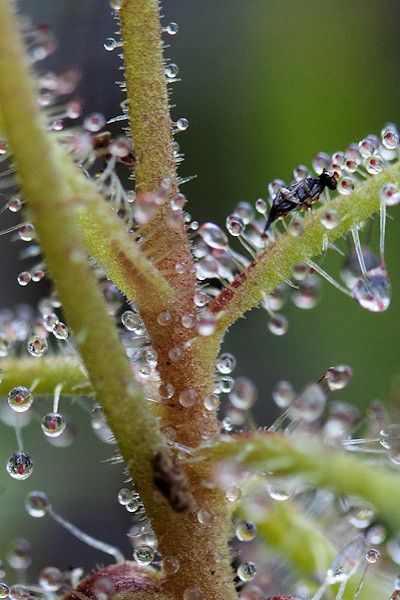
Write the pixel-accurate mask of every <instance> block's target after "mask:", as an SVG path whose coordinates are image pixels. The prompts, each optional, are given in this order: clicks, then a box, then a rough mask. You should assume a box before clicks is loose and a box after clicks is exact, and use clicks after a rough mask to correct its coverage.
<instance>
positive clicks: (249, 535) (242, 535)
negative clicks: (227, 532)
mask: <svg viewBox="0 0 400 600" xmlns="http://www.w3.org/2000/svg"><path fill="white" fill-rule="evenodd" d="M235 535H236V537H237V539H238V540H239V542H251V540H254V538H255V537H256V535H257V526H256V525H255V524H254V523H253V521H239V523H238V524H237V525H236V529H235Z"/></svg>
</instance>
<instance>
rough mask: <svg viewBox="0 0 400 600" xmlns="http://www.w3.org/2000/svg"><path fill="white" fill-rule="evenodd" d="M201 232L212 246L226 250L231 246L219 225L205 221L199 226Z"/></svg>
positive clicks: (206, 241) (208, 244)
mask: <svg viewBox="0 0 400 600" xmlns="http://www.w3.org/2000/svg"><path fill="white" fill-rule="evenodd" d="M198 232H199V234H200V235H201V237H202V238H203V240H204V241H205V243H206V244H207V246H210V248H217V249H220V250H226V249H227V248H228V246H229V242H228V238H227V236H226V235H225V233H224V232H223V231H222V229H221V228H220V227H218V225H215V224H214V223H204V224H203V225H201V227H199V230H198Z"/></svg>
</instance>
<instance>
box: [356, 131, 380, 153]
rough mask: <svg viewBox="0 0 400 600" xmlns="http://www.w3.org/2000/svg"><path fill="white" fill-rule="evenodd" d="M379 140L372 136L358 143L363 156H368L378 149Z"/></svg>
mask: <svg viewBox="0 0 400 600" xmlns="http://www.w3.org/2000/svg"><path fill="white" fill-rule="evenodd" d="M377 147H378V142H377V141H375V140H374V139H373V138H372V137H371V136H368V137H366V138H365V139H363V140H361V142H359V144H358V151H359V153H360V154H361V156H362V157H363V158H368V157H369V156H371V154H372V153H373V152H374V151H375V150H376V149H377Z"/></svg>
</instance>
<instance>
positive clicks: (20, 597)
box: [9, 567, 32, 600]
mask: <svg viewBox="0 0 400 600" xmlns="http://www.w3.org/2000/svg"><path fill="white" fill-rule="evenodd" d="M16 568H18V567H16ZM9 597H10V599H11V600H30V598H32V596H31V594H30V592H29V589H28V588H26V587H25V586H23V585H21V584H16V585H13V586H12V587H10V592H9Z"/></svg>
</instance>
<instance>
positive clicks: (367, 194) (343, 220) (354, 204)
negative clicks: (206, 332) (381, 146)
mask: <svg viewBox="0 0 400 600" xmlns="http://www.w3.org/2000/svg"><path fill="white" fill-rule="evenodd" d="M392 181H393V182H395V183H397V184H400V162H399V161H398V162H396V163H395V164H393V165H391V166H389V167H386V168H385V169H384V170H383V171H382V172H381V173H379V174H378V175H374V176H371V177H369V178H368V179H367V180H366V181H364V182H363V183H359V184H357V185H356V187H355V189H354V191H353V192H352V193H351V194H350V195H348V196H337V197H336V198H335V199H333V200H331V201H330V202H328V203H326V204H324V206H322V207H321V208H319V209H318V210H313V211H312V213H311V214H308V215H306V217H305V219H304V232H303V233H302V234H301V236H300V237H293V236H291V235H290V234H288V233H285V234H282V235H280V236H279V237H278V238H277V240H276V242H275V243H274V244H273V245H272V246H271V247H270V248H268V250H267V251H266V252H265V253H264V254H262V255H261V256H260V257H259V258H257V260H256V261H255V262H253V263H252V264H251V265H250V266H249V268H248V269H246V270H244V271H243V273H241V274H240V275H238V276H237V277H236V280H235V281H233V283H232V286H233V287H236V290H235V291H232V290H231V289H226V290H224V291H223V292H222V293H221V294H220V295H219V296H218V297H217V298H216V299H215V300H214V301H213V303H212V304H211V305H210V310H211V311H212V312H214V313H217V314H218V316H219V320H218V329H217V332H216V333H215V335H216V336H219V337H221V336H222V335H223V334H224V332H225V331H226V329H227V328H228V327H229V326H230V325H232V323H234V322H235V321H236V320H237V319H238V318H240V317H242V316H243V315H244V313H245V312H247V311H248V310H250V309H251V308H253V307H254V306H257V304H258V303H259V302H260V301H261V300H262V299H263V298H265V296H266V295H267V294H270V293H271V292H272V291H273V290H274V289H275V288H276V287H277V286H278V285H279V284H281V283H283V282H284V281H286V280H288V279H290V277H291V276H292V271H293V267H294V266H295V265H296V264H298V263H301V262H304V261H306V260H307V259H310V258H312V257H313V256H316V255H317V254H320V252H321V251H322V249H323V248H326V247H327V246H328V244H330V243H332V242H334V241H336V240H337V239H338V238H340V237H341V236H342V235H343V234H344V233H346V231H349V230H350V229H351V228H352V227H353V226H355V225H358V224H359V223H361V222H362V221H364V220H365V219H367V218H368V217H370V216H371V215H372V214H374V213H375V212H376V211H377V210H379V206H380V196H379V191H380V189H381V188H382V186H383V185H384V184H385V183H389V182H392ZM327 210H335V211H337V213H338V215H339V218H340V223H339V225H338V226H337V227H335V228H334V229H326V228H325V227H324V226H323V225H322V224H321V217H322V216H323V215H324V213H325V212H326V211H327Z"/></svg>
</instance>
